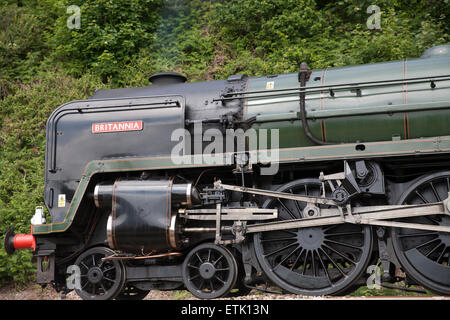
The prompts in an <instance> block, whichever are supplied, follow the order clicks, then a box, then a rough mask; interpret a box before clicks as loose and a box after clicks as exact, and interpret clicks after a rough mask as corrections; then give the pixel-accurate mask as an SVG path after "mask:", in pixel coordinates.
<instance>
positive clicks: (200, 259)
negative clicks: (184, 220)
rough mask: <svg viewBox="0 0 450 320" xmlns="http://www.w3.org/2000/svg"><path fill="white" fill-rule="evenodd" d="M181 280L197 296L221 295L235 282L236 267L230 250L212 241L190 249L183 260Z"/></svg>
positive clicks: (211, 296) (213, 297)
mask: <svg viewBox="0 0 450 320" xmlns="http://www.w3.org/2000/svg"><path fill="white" fill-rule="evenodd" d="M182 270H183V281H184V285H185V286H186V288H187V289H188V290H189V291H190V292H191V293H192V294H193V295H194V296H196V297H197V298H200V299H215V298H219V297H223V296H225V295H226V294H228V293H229V292H230V290H231V289H233V288H234V286H235V284H236V279H237V274H238V267H237V263H236V260H235V258H234V256H233V255H232V254H231V252H230V251H229V250H228V249H227V248H225V247H223V246H219V245H215V244H212V243H204V244H201V245H199V246H197V247H195V248H194V249H192V250H191V251H190V252H189V253H188V255H187V256H186V258H185V260H184V262H183V267H182Z"/></svg>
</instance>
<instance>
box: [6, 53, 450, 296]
mask: <svg viewBox="0 0 450 320" xmlns="http://www.w3.org/2000/svg"><path fill="white" fill-rule="evenodd" d="M149 80H150V81H151V83H152V84H151V85H149V86H146V87H138V88H123V89H111V90H98V91H96V92H95V93H94V94H93V95H92V96H91V97H90V98H89V99H87V100H82V101H72V102H69V103H66V104H64V105H62V106H60V107H59V108H57V109H56V110H55V111H54V112H53V113H52V115H51V116H50V118H49V119H48V121H47V144H46V158H45V160H46V161H45V190H44V193H45V194H44V201H45V206H46V208H47V209H48V214H46V213H45V211H44V209H43V207H37V208H36V212H35V215H34V216H33V218H32V220H31V229H32V231H31V233H30V234H15V233H14V230H13V229H11V230H10V231H8V233H7V234H6V236H5V240H4V246H5V250H6V251H7V252H8V253H9V254H12V253H13V252H14V251H15V250H17V249H32V250H33V252H34V253H33V259H34V261H35V262H36V265H37V283H39V284H42V285H46V284H51V285H52V286H53V287H54V288H55V289H56V290H57V291H58V292H62V293H67V292H69V291H71V290H75V291H76V292H77V294H78V295H79V296H80V297H82V298H83V299H142V298H143V297H145V296H146V295H147V293H148V292H149V291H150V290H154V289H158V290H175V289H177V290H178V289H187V290H189V291H190V292H191V293H192V294H193V295H194V296H196V297H199V298H203V299H213V298H218V297H222V296H225V295H230V294H231V295H233V294H235V295H237V294H240V295H246V294H248V293H249V292H250V290H251V289H254V288H261V285H262V284H269V285H270V286H272V287H278V288H279V289H281V290H282V291H283V292H289V293H293V294H301V295H345V294H347V293H348V292H350V291H351V290H354V289H355V288H357V287H358V286H361V285H365V284H366V280H367V278H368V277H369V275H370V273H368V269H370V268H369V267H370V266H372V265H378V266H379V267H380V270H381V274H380V277H379V281H380V284H382V285H389V286H390V285H393V284H395V283H396V282H399V281H404V282H406V284H408V285H409V284H416V285H419V286H422V287H424V288H427V289H429V290H431V291H433V292H435V293H438V294H444V295H448V294H450V233H449V232H450V215H449V214H450V213H449V209H450V204H449V203H448V195H449V192H450V167H449V164H450V126H449V124H450V45H441V46H436V47H432V48H430V49H428V50H426V51H425V52H424V54H423V56H422V57H420V58H417V59H411V60H408V59H403V60H401V61H391V62H385V63H374V64H367V65H360V66H349V67H341V68H331V69H321V70H310V69H309V68H308V66H307V64H306V63H302V64H301V65H300V67H299V72H296V73H290V74H279V75H269V76H264V77H248V76H246V75H233V76H230V77H229V78H228V79H226V80H216V81H208V82H191V83H189V82H187V81H186V80H187V79H186V77H184V76H183V75H181V74H178V73H175V72H166V73H158V74H155V75H153V76H151V77H150V79H149ZM273 290H275V289H273Z"/></svg>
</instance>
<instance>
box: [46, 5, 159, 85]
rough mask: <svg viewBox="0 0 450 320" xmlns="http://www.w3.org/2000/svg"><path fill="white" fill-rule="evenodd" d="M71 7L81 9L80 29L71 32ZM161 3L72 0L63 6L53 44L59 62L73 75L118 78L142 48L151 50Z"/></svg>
mask: <svg viewBox="0 0 450 320" xmlns="http://www.w3.org/2000/svg"><path fill="white" fill-rule="evenodd" d="M70 5H77V6H79V8H80V18H81V25H80V28H79V29H77V28H74V29H69V28H68V26H67V19H68V18H69V17H70V14H67V13H66V10H67V8H68V7H69V6H70ZM159 6H160V1H158V0H143V1H142V0H114V1H113V0H95V1H94V0H88V1H81V0H76V1H74V0H70V1H60V2H59V13H60V14H59V18H58V19H57V20H56V23H55V27H54V35H53V39H52V40H51V41H50V43H51V45H52V48H53V49H54V50H55V54H56V58H57V59H58V60H59V61H62V62H64V64H65V68H67V69H68V70H69V72H70V73H71V74H72V75H75V76H81V75H82V74H83V73H85V72H87V71H88V70H90V71H91V72H94V73H97V74H98V75H100V76H101V77H102V80H103V82H107V80H108V78H112V80H113V81H115V80H116V78H115V76H116V75H117V74H118V73H119V71H120V70H121V69H122V68H123V66H124V65H126V64H127V63H129V62H130V61H131V57H132V56H133V55H134V54H136V53H138V52H139V49H140V48H143V47H146V46H150V45H151V42H152V38H153V31H154V30H155V27H156V25H157V23H158V20H159V19H158V17H159V16H158V11H157V9H158V8H159Z"/></svg>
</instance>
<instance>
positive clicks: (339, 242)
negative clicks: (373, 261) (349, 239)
mask: <svg viewBox="0 0 450 320" xmlns="http://www.w3.org/2000/svg"><path fill="white" fill-rule="evenodd" d="M324 241H326V242H331V243H334V244H336V245H339V246H344V247H348V248H353V249H357V250H362V248H361V247H358V246H354V245H352V244H349V243H345V242H341V241H335V240H330V239H325V240H324Z"/></svg>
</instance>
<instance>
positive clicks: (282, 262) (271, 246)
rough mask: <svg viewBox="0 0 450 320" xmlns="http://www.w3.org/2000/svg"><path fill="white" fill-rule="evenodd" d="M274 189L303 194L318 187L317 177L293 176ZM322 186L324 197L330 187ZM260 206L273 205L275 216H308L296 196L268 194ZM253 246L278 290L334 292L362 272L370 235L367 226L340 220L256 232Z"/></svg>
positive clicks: (315, 192)
mask: <svg viewBox="0 0 450 320" xmlns="http://www.w3.org/2000/svg"><path fill="white" fill-rule="evenodd" d="M278 191H280V192H291V193H294V194H299V195H307V196H317V195H319V194H322V192H323V190H322V184H321V183H320V182H319V181H318V180H316V179H302V180H297V181H293V182H291V183H289V184H287V185H285V186H282V187H281V188H279V189H278ZM325 191H326V194H327V195H328V196H329V194H330V193H331V191H330V190H327V189H326V190H325ZM263 207H265V208H278V212H279V213H278V216H279V218H278V219H279V220H291V219H294V218H295V219H300V218H304V217H305V216H307V213H306V212H304V210H303V209H304V208H305V207H306V205H305V203H302V202H298V201H293V200H285V199H278V198H277V199H269V200H268V201H266V203H265V204H264V206H263ZM321 208H326V207H323V206H321ZM254 246H255V252H256V256H257V259H258V261H259V263H260V264H261V267H262V268H263V270H264V272H265V273H266V275H267V276H268V277H269V279H270V280H272V282H274V283H275V284H276V285H278V286H279V287H281V288H282V289H284V290H286V291H289V292H292V293H295V294H302V295H333V294H338V293H341V292H343V291H345V290H346V289H348V288H349V287H351V286H352V284H353V283H354V282H355V281H356V280H358V278H359V277H360V276H361V274H362V273H363V272H364V270H365V268H366V266H367V264H368V261H369V258H370V254H371V251H372V235H371V229H370V227H368V226H361V225H353V224H342V225H332V226H325V227H315V228H301V229H290V230H284V231H270V232H262V233H257V234H255V236H254Z"/></svg>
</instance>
